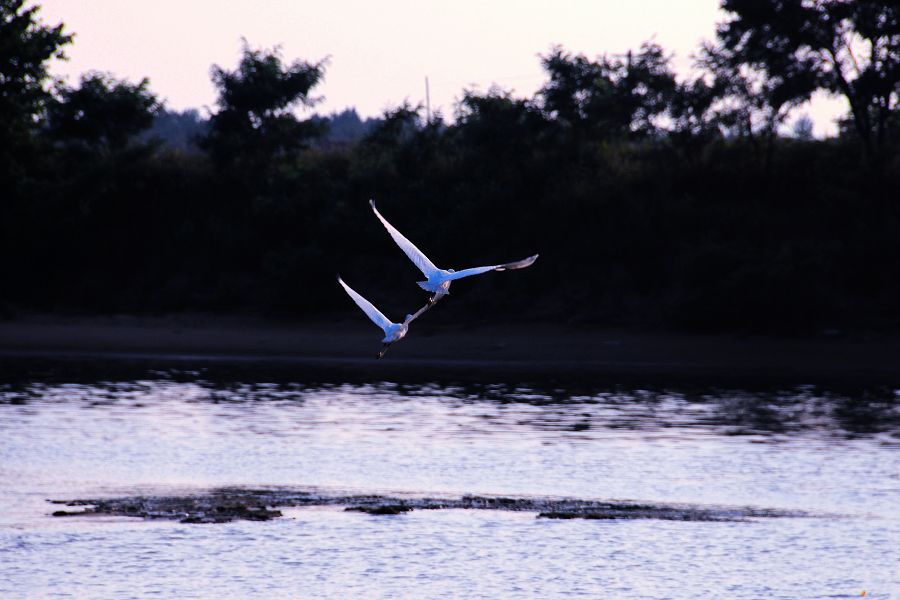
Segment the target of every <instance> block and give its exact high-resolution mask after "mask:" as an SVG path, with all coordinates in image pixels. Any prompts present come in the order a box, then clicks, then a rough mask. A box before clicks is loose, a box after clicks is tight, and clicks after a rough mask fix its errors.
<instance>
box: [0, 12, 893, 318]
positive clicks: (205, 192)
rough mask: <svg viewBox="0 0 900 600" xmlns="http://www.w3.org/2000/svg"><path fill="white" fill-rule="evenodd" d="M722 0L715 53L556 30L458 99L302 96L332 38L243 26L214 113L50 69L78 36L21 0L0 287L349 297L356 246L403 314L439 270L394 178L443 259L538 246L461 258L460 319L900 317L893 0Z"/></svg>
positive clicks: (1, 202) (192, 299)
mask: <svg viewBox="0 0 900 600" xmlns="http://www.w3.org/2000/svg"><path fill="white" fill-rule="evenodd" d="M849 5H852V6H853V7H854V8H853V10H850V9H848V8H847V6H849ZM723 8H724V9H726V10H727V11H729V15H730V16H729V19H728V20H727V21H726V22H724V23H722V24H721V25H720V27H719V30H718V35H717V39H716V41H715V42H710V43H707V44H706V45H705V46H704V47H703V48H702V50H701V52H700V54H699V59H698V63H699V66H700V67H702V69H703V75H702V76H701V77H699V78H696V79H693V80H679V78H677V77H676V76H675V74H674V72H673V71H672V68H671V65H670V57H669V56H668V55H667V54H666V52H665V51H664V49H663V48H661V47H659V46H658V45H656V44H653V43H647V44H644V45H643V46H642V47H641V48H639V49H638V50H636V51H635V52H633V53H628V54H626V55H624V56H602V57H599V58H597V59H591V58H589V57H585V56H582V55H573V54H571V53H569V52H567V51H566V50H564V49H563V48H561V47H554V48H551V49H550V50H549V51H548V53H547V54H546V55H545V56H543V57H542V59H541V60H542V65H543V67H544V69H545V71H546V73H547V81H546V83H545V84H544V85H543V86H542V87H541V89H540V90H539V91H538V93H537V94H536V95H535V96H534V97H533V98H517V97H515V96H513V95H512V94H510V93H508V92H506V91H504V90H502V89H491V90H489V91H487V92H483V93H482V92H476V91H473V90H467V91H464V92H463V95H462V99H461V101H460V103H459V105H458V107H457V110H456V114H455V115H454V119H453V120H452V121H451V122H445V121H444V120H442V119H441V118H440V117H437V118H434V119H432V120H431V121H426V120H424V119H423V118H422V111H421V110H419V109H418V108H417V107H413V106H409V105H404V106H401V107H398V108H396V109H394V110H391V111H388V112H387V113H385V114H384V115H383V116H382V118H380V119H378V120H369V121H366V122H362V121H360V120H359V118H358V116H356V114H355V112H346V113H342V114H341V115H335V116H334V117H333V118H331V119H327V118H321V117H313V118H308V119H301V118H300V117H299V116H298V114H299V113H298V110H297V107H304V106H305V107H309V106H311V105H312V104H313V103H314V101H315V96H314V95H313V92H314V90H315V87H316V85H317V84H318V83H319V82H320V81H321V80H322V78H323V77H324V75H325V69H326V64H325V62H324V61H320V62H315V63H310V62H304V61H294V62H292V63H285V62H284V61H283V59H282V57H281V56H280V53H279V52H278V50H277V49H276V50H259V49H253V48H251V47H249V46H247V45H245V47H244V51H243V56H242V59H241V61H240V63H239V64H238V66H237V68H236V69H235V70H233V71H232V70H228V69H226V68H222V67H214V68H213V71H212V76H213V80H214V82H215V83H216V85H217V87H218V90H219V102H218V105H217V107H216V109H215V110H214V111H213V113H212V114H211V115H210V118H209V119H208V121H207V120H205V119H202V118H201V117H200V116H199V115H198V114H197V113H195V112H189V113H182V114H179V113H172V112H169V111H166V110H164V109H161V107H160V105H159V103H158V101H157V99H156V97H155V95H154V94H153V93H152V91H151V90H150V86H149V83H148V82H147V81H146V80H145V81H141V82H140V83H138V84H132V83H129V82H126V81H119V80H116V79H115V78H114V77H113V76H111V75H109V74H102V73H91V74H88V75H86V76H84V77H83V78H82V80H81V82H80V85H79V87H78V88H69V87H66V86H63V85H55V86H53V85H51V83H52V82H48V81H47V72H46V66H45V65H46V61H47V60H48V59H49V58H50V57H52V56H56V55H59V53H60V50H61V48H62V47H63V46H64V45H65V44H67V43H69V41H70V39H71V36H69V35H68V34H66V33H64V31H63V27H62V26H55V27H51V26H47V25H44V24H43V23H41V22H40V20H39V19H38V17H37V14H36V12H35V10H34V9H33V8H24V7H23V3H22V2H20V1H14V0H0V59H2V62H0V102H3V106H4V110H3V111H2V112H0V120H2V122H0V125H2V127H0V134H2V135H3V136H4V137H3V144H2V145H0V148H2V150H0V152H2V153H3V155H4V156H5V157H6V158H5V159H4V163H5V165H4V167H3V169H0V176H2V177H3V178H4V179H3V182H2V183H3V191H2V196H0V233H2V240H0V244H2V256H0V281H2V287H0V309H3V307H5V310H6V311H7V312H15V311H77V312H84V311H90V312H98V311H99V312H167V311H184V310H204V311H227V312H239V311H246V312H254V313H266V314H281V315H290V316H304V317H305V316H310V315H316V314H321V313H324V312H329V311H333V310H335V307H336V306H343V305H344V304H346V299H345V298H343V297H342V296H341V294H342V293H343V292H342V291H341V290H340V289H339V288H338V286H336V285H335V284H334V279H333V277H334V274H335V273H336V272H338V271H340V272H341V273H342V274H343V275H344V276H345V278H346V279H347V280H348V281H349V282H351V283H352V284H353V285H354V286H355V287H357V288H358V289H359V290H360V291H362V292H363V293H364V294H365V295H367V296H369V297H371V299H372V300H373V301H374V302H375V303H376V304H377V305H379V306H380V307H382V308H383V309H384V310H385V312H386V313H387V314H388V315H389V316H390V315H393V316H395V317H396V316H400V315H403V314H406V312H408V311H409V310H410V309H411V308H414V307H415V306H417V305H418V304H419V303H420V302H422V301H423V300H424V295H423V293H422V292H421V290H419V289H418V288H417V287H416V286H415V283H414V282H415V281H416V280H417V279H418V278H419V275H420V274H419V273H418V272H417V271H416V270H415V268H414V267H413V266H412V264H411V263H409V261H407V260H406V258H405V257H404V256H403V255H402V254H401V253H400V251H399V250H398V249H397V248H396V246H394V244H393V243H392V242H391V241H390V238H389V237H388V236H387V235H386V234H385V232H384V230H383V229H382V228H381V227H380V226H379V225H378V223H377V221H376V220H375V219H374V218H373V216H372V215H371V212H370V211H369V209H368V205H367V201H368V199H369V198H370V197H374V198H375V199H376V200H377V201H378V202H379V206H380V208H381V210H382V212H383V213H384V214H385V216H386V217H387V218H388V219H390V220H392V221H393V222H394V224H395V225H396V226H397V227H398V228H399V229H400V230H401V231H403V232H405V233H406V234H407V235H408V236H409V237H410V238H411V239H412V240H413V241H414V242H415V243H417V244H418V245H419V246H420V247H421V248H422V249H423V250H424V251H425V252H426V253H428V254H429V256H430V257H431V258H432V259H433V260H434V261H435V262H436V263H437V264H439V265H441V266H445V267H455V268H460V267H467V266H475V265H479V264H490V263H493V262H504V261H507V260H512V259H518V258H521V257H524V256H527V255H529V254H532V253H534V252H540V253H541V259H540V260H539V261H538V262H537V263H536V264H535V266H534V267H532V268H530V269H528V270H525V271H521V272H517V273H515V274H509V275H505V274H496V275H491V276H489V277H487V276H486V277H483V278H479V280H478V281H477V282H471V283H469V284H466V283H462V284H458V286H454V290H453V297H454V301H453V302H448V303H447V304H446V305H444V306H442V311H445V312H446V313H448V316H449V317H451V318H452V319H456V320H469V321H472V320H480V319H482V318H490V320H496V319H497V318H498V317H499V318H501V319H502V318H503V315H508V314H515V315H516V320H519V321H520V320H521V319H522V318H523V317H529V318H531V319H537V320H557V321H559V320H562V321H565V322H596V323H604V324H621V323H627V324H640V325H648V326H666V327H680V328H686V329H691V330H732V331H744V332H753V331H796V332H801V331H814V330H817V329H820V328H825V327H828V328H835V327H837V328H844V327H862V328H883V327H896V326H897V325H900V308H898V307H900V261H898V256H900V235H898V233H900V192H898V190H900V155H898V132H897V129H896V126H897V123H898V94H900V88H898V81H900V70H898V66H897V65H898V56H900V54H898V53H900V30H898V15H897V9H896V7H895V6H894V4H893V3H889V2H875V1H868V0H867V1H865V2H859V3H847V2H842V1H839V0H819V1H817V2H800V1H799V0H796V1H788V0H753V1H752V2H749V1H748V2H738V1H731V0H725V1H723ZM785 19H790V23H791V25H790V26H785V25H784V23H785V22H787V21H785ZM839 43H844V44H845V46H842V47H838V46H837V45H836V44H839ZM10 57H13V58H10ZM851 59H852V60H851ZM854 64H855V68H854V67H853V65H854ZM816 90H826V91H828V92H831V93H834V94H842V95H844V96H846V97H847V98H848V102H849V105H850V107H851V110H850V112H849V114H848V115H847V120H846V122H845V126H844V127H843V128H842V132H841V134H840V135H839V136H837V137H835V138H831V139H825V140H815V139H812V137H811V135H810V128H809V121H808V120H804V119H803V118H801V119H798V120H797V121H796V123H795V127H794V131H795V132H796V133H795V135H787V134H785V133H784V130H785V128H784V124H785V123H786V121H787V119H788V118H789V116H790V115H791V114H793V113H792V112H791V111H792V110H793V109H794V108H795V107H797V106H799V105H801V104H802V102H803V101H805V100H806V99H808V98H809V97H810V95H811V94H812V93H813V92H814V91H816ZM151 124H152V125H153V129H152V130H151V133H148V128H149V127H150V126H151ZM330 124H331V125H334V126H335V128H337V127H338V126H340V133H338V134H337V135H333V136H331V137H329V134H328V126H329V125H330ZM164 140H170V141H171V143H166V142H165V141H164ZM172 140H174V141H172ZM10 157H12V158H10Z"/></svg>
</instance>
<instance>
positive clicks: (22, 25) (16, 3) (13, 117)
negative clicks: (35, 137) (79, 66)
mask: <svg viewBox="0 0 900 600" xmlns="http://www.w3.org/2000/svg"><path fill="white" fill-rule="evenodd" d="M37 13H38V7H37V6H30V7H27V8H26V7H25V2H24V0H0V165H2V166H0V180H3V179H6V177H9V176H10V175H12V174H13V173H14V172H15V169H16V168H17V167H16V165H18V164H20V162H21V161H22V160H23V156H22V154H23V151H24V150H25V149H26V148H27V147H29V146H30V144H31V141H32V134H33V132H34V130H35V129H36V125H37V122H38V120H39V119H40V118H41V116H42V114H43V110H44V107H45V105H46V103H47V101H48V100H49V99H50V93H49V91H48V89H47V79H48V77H49V76H48V73H47V62H48V61H49V60H50V59H51V58H64V54H63V51H62V48H63V46H65V45H66V44H68V43H70V42H71V41H72V36H71V35H70V34H67V33H64V32H63V25H62V24H59V25H56V26H55V27H52V26H48V25H45V24H43V23H42V22H41V20H40V19H39V18H38V15H37Z"/></svg>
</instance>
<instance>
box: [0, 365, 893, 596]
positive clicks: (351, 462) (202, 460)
mask: <svg viewBox="0 0 900 600" xmlns="http://www.w3.org/2000/svg"><path fill="white" fill-rule="evenodd" d="M898 452H900V391H897V390H893V389H891V388H884V387H880V388H872V389H857V390H850V391H846V390H845V391H835V390H827V389H821V388H818V387H816V386H793V387H786V388H783V389H769V390H748V389H741V388H703V387H702V386H701V387H697V386H694V387H691V388H685V387H684V386H681V387H673V388H668V387H666V386H664V385H659V384H656V385H654V386H652V387H651V386H646V387H645V388H642V387H639V386H635V385H629V386H616V385H609V384H602V385H601V384H593V385H592V384H591V383H590V382H588V383H584V382H579V383H578V384H577V385H575V384H566V383H560V382H555V383H552V384H543V385H541V384H527V385H526V384H523V383H510V382H495V383H482V384H467V385H453V384H448V383H416V384H399V383H393V382H369V383H362V382H355V383H341V382H333V381H332V382H315V383H311V382H309V381H308V380H307V381H303V382H300V381H291V380H290V378H287V380H284V379H282V380H279V381H277V382H265V381H255V380H254V377H253V376H252V374H250V375H248V374H247V373H243V374H242V375H241V380H240V381H235V380H229V379H227V378H226V379H225V380H221V379H211V378H209V377H208V375H207V374H206V373H205V372H204V371H203V370H202V369H201V370H197V371H185V370H183V369H182V370H156V371H147V372H145V373H144V374H143V375H142V376H140V377H134V378H127V379H122V378H119V379H116V380H114V381H101V380H97V381H94V380H85V379H84V377H79V378H72V380H71V381H67V380H65V379H64V378H63V379H62V380H61V379H60V378H59V377H58V376H55V377H53V378H50V379H42V378H41V377H35V378H33V379H31V380H28V379H26V380H22V381H16V382H15V383H7V384H0V598H132V597H135V598H143V597H161V598H226V597H227V598H446V597H459V598H463V597H464V598H505V597H509V598H535V597H544V598H546V597H586V598H786V599H788V598H789V599H795V598H851V597H860V596H861V595H862V594H863V593H864V592H865V597H869V598H895V599H897V600H900V461H898V457H900V454H898ZM221 486H249V487H261V486H282V487H283V486H289V487H290V486H293V487H297V488H301V489H308V488H311V489H319V490H331V491H335V492H341V493H343V492H348V491H349V492H363V493H388V494H432V495H433V494H445V495H447V494H450V495H452V494H469V493H471V494H485V495H511V496H525V497H532V496H554V497H558V496H566V497H575V498H584V499H614V500H623V499H628V500H637V501H643V502H677V503H690V504H698V505H702V506H708V505H741V506H744V505H749V506H754V507H760V508H773V509H790V510H800V511H805V512H807V513H809V514H810V515H811V516H807V517H788V518H768V519H767V518H759V519H751V520H749V521H746V522H727V523H720V522H681V521H664V520H654V519H646V520H633V521H627V520H609V521H590V520H564V521H559V520H549V519H538V518H536V515H535V514H534V513H521V512H504V511H493V510H480V511H474V510H468V511H467V510H443V511H441V510H431V511H413V512H410V513H406V514H403V515H397V516H374V515H367V514H362V513H351V512H344V511H343V509H342V508H341V507H314V508H295V509H287V510H285V511H284V513H285V517H284V518H281V519H276V520H274V521H269V522H248V521H236V522H232V523H225V524H217V525H196V524H193V525H192V524H182V523H178V522H174V521H156V520H152V521H151V520H141V519H132V518H124V517H96V516H94V517H67V518H62V519H61V518H54V517H51V516H49V515H50V513H51V512H53V510H55V507H54V505H51V504H49V503H47V499H51V498H52V499H74V498H85V497H88V498H97V497H101V496H123V495H134V494H143V493H154V494H184V493H195V492H203V491H207V490H211V489H215V488H217V487H221Z"/></svg>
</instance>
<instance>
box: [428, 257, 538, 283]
mask: <svg viewBox="0 0 900 600" xmlns="http://www.w3.org/2000/svg"><path fill="white" fill-rule="evenodd" d="M537 257H538V255H537V254H535V255H534V256H529V257H528V258H523V259H522V260H517V261H515V262H510V263H504V264H502V265H490V266H488V267H472V268H471V269H463V270H462V271H456V272H455V273H450V275H448V276H446V277H445V279H448V280H450V281H452V280H454V279H462V278H463V277H468V276H470V275H480V274H481V273H487V272H488V271H512V270H514V269H524V268H525V267H529V266H531V265H532V264H533V263H534V261H536V260H537Z"/></svg>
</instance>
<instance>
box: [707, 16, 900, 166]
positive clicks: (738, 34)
mask: <svg viewBox="0 0 900 600" xmlns="http://www.w3.org/2000/svg"><path fill="white" fill-rule="evenodd" d="M722 9H723V10H725V11H726V12H727V13H728V14H729V18H728V20H726V21H725V22H723V23H721V24H720V25H719V27H718V29H717V37H718V40H719V42H720V49H721V50H723V51H724V52H726V58H727V60H728V62H729V63H730V64H731V65H732V66H733V67H734V68H738V67H748V68H750V69H754V70H757V71H759V72H760V73H762V74H763V75H764V77H765V80H766V81H765V84H766V86H767V87H768V88H769V90H768V92H769V95H770V96H771V97H772V98H773V99H774V101H775V102H777V101H781V104H782V105H784V104H787V103H791V102H796V101H798V100H803V99H805V98H808V97H809V95H810V94H811V93H812V91H813V90H815V89H816V88H819V87H821V88H824V89H826V90H827V91H829V92H831V93H832V94H836V95H841V96H843V97H844V98H846V99H847V102H848V104H849V106H850V112H851V113H852V116H853V123H854V125H855V128H856V132H857V133H858V135H859V137H860V139H861V141H862V144H863V147H864V149H865V152H866V155H867V156H868V157H870V158H874V159H878V158H879V157H880V156H881V155H882V154H883V152H884V148H885V145H886V143H887V142H888V137H889V133H890V127H891V123H892V120H893V119H896V115H897V110H898V103H900V5H898V3H897V2H896V0H854V1H852V2H848V1H847V0H722Z"/></svg>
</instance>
